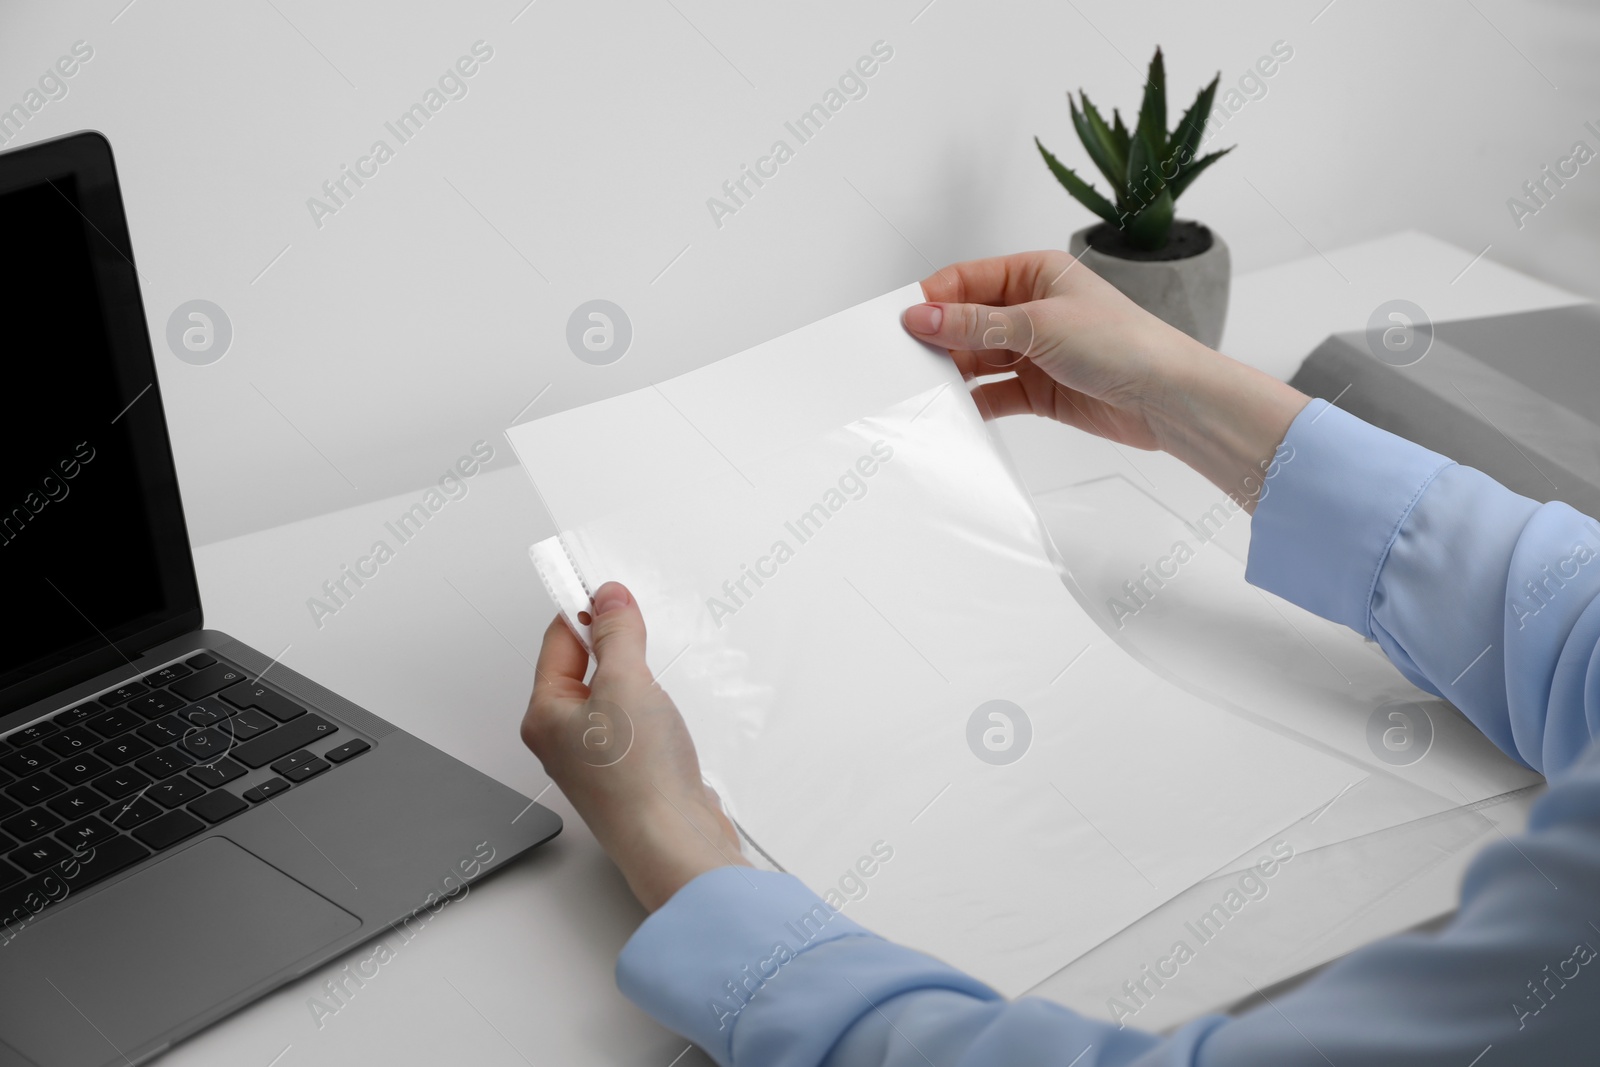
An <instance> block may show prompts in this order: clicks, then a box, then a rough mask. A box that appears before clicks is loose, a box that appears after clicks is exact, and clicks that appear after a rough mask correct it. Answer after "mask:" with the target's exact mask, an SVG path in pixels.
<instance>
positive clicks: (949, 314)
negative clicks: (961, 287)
mask: <svg viewBox="0 0 1600 1067" xmlns="http://www.w3.org/2000/svg"><path fill="white" fill-rule="evenodd" d="M904 322H905V326H906V329H907V330H909V331H910V332H911V333H912V334H913V335H914V336H916V337H918V338H920V339H921V340H924V341H927V342H929V343H930V344H935V345H938V346H939V347H940V348H947V349H950V350H951V351H952V352H975V353H978V355H979V359H978V364H979V366H978V368H977V371H978V373H991V372H993V371H1000V370H1005V369H1006V368H1007V367H1012V366H1015V365H1016V364H1017V363H1018V362H1020V357H1022V356H1026V355H1029V354H1031V353H1032V351H1033V348H1034V343H1035V340H1036V335H1035V332H1034V315H1033V313H1032V311H1031V310H1030V305H1029V304H1014V305H1012V306H1011V307H990V306H989V305H987V304H950V303H937V302H932V301H930V302H928V303H925V304H916V305H914V306H912V307H909V308H907V309H906V312H905V316H904Z"/></svg>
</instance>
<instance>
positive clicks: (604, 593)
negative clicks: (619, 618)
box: [594, 582, 628, 615]
mask: <svg viewBox="0 0 1600 1067" xmlns="http://www.w3.org/2000/svg"><path fill="white" fill-rule="evenodd" d="M627 606H628V590H627V587H626V586H624V585H623V584H622V583H620V582H607V583H606V584H605V585H602V586H601V587H600V588H599V589H597V590H595V594H594V613H595V614H596V615H605V614H608V613H609V612H613V611H616V610H617V609H618V608H625V607H627Z"/></svg>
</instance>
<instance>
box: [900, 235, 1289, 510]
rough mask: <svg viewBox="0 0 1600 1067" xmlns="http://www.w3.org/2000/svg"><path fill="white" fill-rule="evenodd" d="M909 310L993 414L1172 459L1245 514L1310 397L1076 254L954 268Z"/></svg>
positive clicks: (917, 330) (910, 320) (1026, 255)
mask: <svg viewBox="0 0 1600 1067" xmlns="http://www.w3.org/2000/svg"><path fill="white" fill-rule="evenodd" d="M922 291H923V294H924V295H925V296H926V297H927V298H928V302H927V303H923V304H918V305H916V306H914V307H911V308H908V309H907V310H906V312H905V326H906V329H907V330H909V331H910V332H911V333H912V334H913V335H914V336H916V337H918V338H920V339H922V340H925V341H928V342H930V343H932V344H936V345H939V346H940V347H942V348H946V349H948V350H949V351H950V355H951V356H952V357H953V358H954V359H955V361H956V365H957V366H958V367H959V368H960V370H961V373H962V375H963V376H964V377H966V378H969V379H970V378H974V377H985V376H989V375H996V374H1007V373H1009V374H1010V375H1011V376H1010V377H1005V378H1000V379H997V380H992V381H985V382H982V383H981V384H979V385H978V386H977V388H976V389H974V390H973V397H974V399H975V400H976V401H977V403H978V406H979V409H980V410H981V411H983V413H984V416H985V417H986V418H994V417H998V416H1001V415H1017V414H1034V415H1043V416H1046V417H1048V418H1054V419H1057V420H1059V421H1061V422H1064V423H1067V424H1068V425H1071V426H1075V427H1077V428H1078V429H1080V430H1085V431H1087V432H1089V433H1093V434H1096V435H1098V436H1100V437H1104V438H1107V439H1109V440H1111V441H1115V442H1117V443H1119V444H1125V445H1131V446H1133V447H1134V448H1142V449H1149V450H1154V449H1161V450H1164V451H1167V452H1170V453H1172V454H1173V455H1175V456H1177V457H1178V458H1179V459H1182V460H1183V461H1184V462H1186V463H1188V464H1189V465H1190V466H1192V467H1194V468H1195V469H1196V470H1198V471H1199V472H1200V473H1201V474H1203V475H1205V476H1206V477H1207V478H1209V479H1210V480H1211V481H1212V482H1213V483H1215V484H1216V485H1217V486H1218V487H1219V488H1221V489H1223V490H1224V491H1225V492H1227V493H1229V495H1231V496H1234V497H1235V498H1236V499H1240V502H1241V503H1243V504H1244V505H1245V506H1246V507H1247V508H1252V507H1253V506H1254V496H1255V495H1256V494H1255V493H1252V492H1250V491H1249V489H1248V487H1249V486H1250V485H1252V484H1256V485H1258V484H1259V477H1260V473H1261V472H1262V471H1263V470H1265V469H1266V465H1267V463H1268V462H1269V461H1270V459H1271V457H1272V455H1273V453H1274V451H1275V450H1276V448H1277V446H1278V443H1279V442H1281V441H1282V440H1283V436H1284V434H1285V433H1286V432H1287V431H1288V429H1289V424H1290V423H1291V422H1293V421H1294V417H1295V416H1296V415H1297V414H1299V412H1300V409H1301V408H1303V407H1305V405H1306V403H1307V402H1308V398H1307V397H1306V396H1305V395H1304V394H1303V393H1300V392H1299V391H1298V390H1296V389H1294V388H1292V387H1290V386H1288V385H1286V384H1284V383H1283V382H1280V381H1278V380H1277V379H1275V378H1272V377H1270V376H1268V375H1266V374H1263V373H1261V372H1260V371H1257V370H1255V369H1253V368H1250V367H1247V366H1245V365H1244V364H1242V363H1239V362H1237V361H1235V360H1232V359H1229V358H1228V357H1226V356H1223V355H1221V354H1219V353H1217V352H1214V351H1212V350H1211V349H1209V348H1207V347H1205V346H1204V345H1202V344H1200V342H1198V341H1196V340H1194V339H1192V338H1190V337H1188V336H1187V335H1186V334H1184V333H1182V332H1180V331H1178V330H1176V329H1174V328H1173V327H1171V326H1169V325H1167V324H1166V323H1165V322H1162V321H1161V320H1160V319H1158V318H1156V317H1155V316H1154V315H1151V314H1150V313H1149V312H1147V311H1145V310H1144V309H1143V308H1140V307H1139V306H1138V305H1137V304H1135V303H1134V302H1133V301H1131V300H1129V299H1128V298H1127V297H1126V296H1123V295H1122V293H1121V292H1119V291H1118V290H1117V289H1116V288H1115V287H1113V286H1112V285H1111V284H1110V283H1109V282H1107V281H1105V280H1104V279H1103V278H1101V277H1099V276H1098V275H1097V274H1095V273H1094V272H1093V271H1092V270H1090V269H1089V268H1088V267H1086V266H1084V265H1083V264H1082V263H1080V262H1078V261H1077V260H1075V259H1074V258H1073V257H1072V256H1070V255H1068V254H1067V253H1065V252H1049V251H1045V252H1023V253H1019V254H1017V255H1012V256H1002V257H999V258H995V259H980V260H973V261H970V262H967V263H957V264H954V265H953V266H949V267H946V268H944V269H942V270H940V271H938V272H937V273H935V274H934V275H932V276H931V277H928V278H926V279H924V280H923V282H922Z"/></svg>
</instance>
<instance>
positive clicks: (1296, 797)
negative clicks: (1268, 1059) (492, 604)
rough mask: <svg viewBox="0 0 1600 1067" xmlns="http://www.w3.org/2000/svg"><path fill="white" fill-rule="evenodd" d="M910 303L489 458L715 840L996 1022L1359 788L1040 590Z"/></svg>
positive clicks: (1328, 763)
mask: <svg viewBox="0 0 1600 1067" xmlns="http://www.w3.org/2000/svg"><path fill="white" fill-rule="evenodd" d="M918 299H920V293H918V292H917V291H916V289H915V287H907V288H906V289H903V290H900V291H898V292H895V293H891V294H888V295H886V296H884V297H881V298H879V299H878V300H875V301H871V302H869V303H868V304H865V305H861V306H860V307H858V308H855V309H851V311H849V312H845V313H841V315H838V316H834V317H833V318H831V319H827V320H823V321H822V322H820V323H816V324H814V325H813V326H810V327H807V328H806V329H804V330H801V331H797V332H796V333H794V334H790V335H787V336H785V337H784V338H780V339H778V340H777V341H774V342H770V343H769V344H767V345H763V346H760V347H758V348H756V349H752V350H751V351H749V352H746V353H743V354H741V355H739V356H736V357H733V358H731V359H728V360H723V361H721V362H719V363H715V364H712V365H710V366H708V367H705V368H702V369H701V370H699V371H696V372H693V373H691V374H689V375H685V376H683V377H681V378H678V379H674V380H673V381H671V382H666V383H662V384H661V385H660V386H654V387H651V388H649V389H644V390H639V391H638V392H635V393H629V394H625V395H623V396H619V397H616V398H614V399H612V400H608V401H604V402H601V403H599V404H594V405H590V406H588V407H586V408H580V409H575V410H573V411H569V412H564V413H562V414H560V415H556V416H552V417H550V418H547V419H543V420H539V421H537V422H534V423H530V424H525V425H523V426H520V427H516V428H514V429H513V431H512V433H511V436H512V441H513V444H514V445H515V446H516V448H517V451H518V454H519V456H520V457H521V459H522V462H523V464H524V466H525V467H526V468H527V469H528V471H529V473H530V475H531V476H532V477H533V479H534V482H535V484H536V486H537V487H538V488H539V490H540V493H541V496H542V497H543V498H544V500H545V502H546V505H547V506H548V507H550V509H551V511H552V514H553V515H554V517H555V519H556V528H557V529H559V530H560V531H561V534H560V535H559V544H556V545H552V544H545V545H543V546H542V547H540V546H536V548H535V551H534V553H533V555H534V559H535V561H536V563H539V564H540V567H541V573H542V574H543V575H544V576H545V579H546V584H547V588H550V589H551V592H552V596H553V597H554V598H555V599H556V601H557V603H558V605H561V606H562V608H563V610H564V611H567V612H569V614H571V615H572V621H573V622H574V624H575V628H577V629H578V630H579V631H580V633H581V632H582V624H581V622H580V621H579V620H577V619H576V617H575V612H572V610H571V609H572V608H573V607H574V606H576V605H579V604H581V598H582V597H583V596H585V595H586V594H587V592H589V591H592V590H593V589H594V588H595V587H596V586H597V585H598V584H599V582H601V581H604V580H608V579H616V580H619V581H622V582H624V583H625V584H627V585H628V586H629V588H630V589H631V590H632V591H633V593H634V595H635V597H636V598H637V600H638V601H639V603H640V605H641V607H642V609H643V611H644V615H645V619H646V622H647V625H648V627H649V631H650V637H649V653H648V659H649V664H650V667H651V669H652V670H653V671H654V672H655V673H656V675H657V677H658V679H659V681H660V682H661V684H662V685H663V686H664V687H665V688H666V689H667V691H668V692H670V693H671V694H672V696H673V697H674V699H675V700H676V702H677V704H678V706H679V708H680V709H681V710H682V711H683V713H684V716H685V718H686V720H687V721H688V723H689V726H690V730H691V733H692V734H693V736H694V739H695V742H696V745H697V747H698V749H699V752H700V757H701V763H702V766H703V767H704V768H705V771H706V773H707V776H708V778H709V779H710V780H711V781H712V783H713V785H715V787H716V788H717V789H718V791H719V792H720V793H721V795H722V796H723V798H724V801H725V803H726V804H727V805H728V807H729V809H730V811H731V812H732V814H733V815H734V817H735V818H736V819H737V820H738V821H739V823H740V826H741V828H742V829H743V830H744V831H745V832H746V833H747V834H748V835H749V837H750V838H751V839H752V840H753V841H754V842H755V843H756V844H757V845H758V846H759V847H760V848H761V849H762V851H763V852H764V853H765V854H766V855H768V856H770V857H771V858H772V859H773V860H774V861H775V862H777V863H778V864H780V865H782V866H783V867H784V868H785V869H788V870H790V871H792V872H794V873H796V874H798V875H800V876H801V877H802V878H804V879H805V880H806V881H807V882H808V883H809V884H810V885H811V886H812V887H813V888H815V889H817V890H818V891H819V892H822V893H824V895H825V897H826V898H827V899H829V900H830V902H832V903H834V904H835V906H837V907H840V908H842V909H845V910H847V911H848V913H849V914H851V915H852V916H853V917H856V918H858V919H860V920H861V921H863V922H866V923H868V924H869V925H870V926H872V927H873V928H875V929H877V930H879V931H880V932H881V933H883V934H885V935H886V936H889V937H893V938H897V939H899V940H902V941H905V942H907V943H910V944H912V945H915V946H917V947H920V948H922V949H924V950H926V951H929V952H932V953H934V954H936V955H938V956H941V957H942V958H944V959H947V960H949V961H950V962H952V963H954V964H956V965H957V966H961V967H964V968H967V969H969V970H971V971H973V972H974V973H975V974H977V975H978V976H980V977H982V978H984V979H986V980H988V981H990V982H992V983H993V984H995V985H996V986H997V987H998V988H1000V989H1002V990H1004V991H1006V992H1010V993H1016V992H1020V991H1022V990H1023V989H1025V988H1027V987H1029V986H1031V985H1033V984H1034V983H1036V982H1038V981H1040V980H1041V979H1043V978H1044V977H1046V976H1047V975H1049V974H1050V973H1051V972H1053V971H1055V970H1056V969H1058V968H1059V967H1060V966H1061V965H1062V964H1063V963H1064V962H1066V961H1068V960H1070V959H1073V958H1074V957H1076V956H1077V955H1079V954H1081V953H1082V952H1084V951H1086V950H1087V949H1089V948H1090V947H1092V946H1093V945H1095V944H1097V943H1099V942H1101V941H1103V940H1105V939H1106V938H1107V937H1109V936H1111V935H1112V934H1114V933H1116V932H1117V931H1119V930H1121V929H1123V928H1125V927H1126V926H1128V925H1129V924H1130V923H1132V922H1133V921H1135V920H1136V919H1138V918H1139V917H1140V916H1142V915H1144V914H1146V913H1147V912H1149V911H1151V910H1152V909H1153V908H1155V907H1157V906H1158V905H1160V904H1161V903H1163V902H1164V901H1166V900H1168V899H1170V898H1171V897H1172V896H1174V895H1175V894H1177V893H1179V892H1181V891H1183V890H1184V889H1186V888H1188V887H1189V886H1191V885H1193V884H1195V883H1196V882H1197V881H1199V880H1200V879H1202V878H1204V877H1206V876H1207V875H1209V874H1211V873H1212V872H1214V871H1216V870H1217V869H1218V868H1219V867H1220V866H1221V865H1223V864H1225V863H1226V862H1228V861H1229V860H1230V859H1232V858H1234V857H1237V856H1239V855H1241V854H1242V853H1244V852H1245V851H1246V850H1247V849H1249V848H1250V847H1252V846H1253V845H1254V844H1255V843H1257V842H1259V841H1261V840H1263V839H1264V838H1266V837H1268V836H1269V835H1270V834H1273V833H1275V832H1277V831H1279V830H1281V829H1282V828H1283V827H1285V826H1287V825H1288V824H1290V823H1293V822H1295V821H1296V820H1298V819H1300V818H1302V817H1303V816H1306V815H1307V814H1308V813H1310V812H1312V811H1314V810H1315V809H1317V808H1318V807H1320V806H1322V805H1325V804H1327V803H1328V801H1329V800H1330V799H1331V798H1333V797H1334V796H1336V795H1337V794H1339V793H1340V792H1341V791H1342V790H1344V789H1346V788H1347V787H1348V786H1350V785H1351V783H1352V782H1354V781H1357V780H1359V779H1360V778H1361V777H1362V773H1363V772H1362V771H1361V769H1360V768H1359V767H1358V766H1356V765H1354V764H1353V763H1352V762H1351V761H1349V760H1345V759H1342V758H1340V757H1338V756H1336V755H1332V754H1329V753H1327V752H1324V751H1316V750H1313V749H1311V748H1309V747H1307V746H1305V745H1303V744H1300V743H1298V742H1297V741H1295V740H1293V739H1292V738H1290V737H1288V736H1285V734H1284V733H1283V732H1281V731H1274V730H1270V729H1265V728H1263V727H1262V726H1261V725H1259V724H1255V723H1251V722H1248V721H1246V720H1245V719H1243V718H1241V717H1240V716H1238V715H1235V714H1231V713H1229V712H1227V711H1223V710H1219V709H1218V708H1216V707H1214V706H1213V705H1212V704H1211V703H1209V702H1207V701H1205V700H1203V699H1201V698H1199V697H1197V696H1195V695H1193V694H1191V693H1188V692H1186V691H1184V690H1183V689H1181V688H1179V687H1177V686H1175V685H1173V684H1171V683H1170V682H1169V681H1167V680H1165V679H1163V678H1161V677H1159V676H1157V675H1156V674H1154V673H1153V672H1151V671H1150V670H1148V669H1146V667H1145V666H1143V665H1141V664H1140V663H1139V662H1137V661H1136V660H1135V659H1134V658H1132V657H1131V656H1130V655H1129V654H1128V653H1127V652H1126V651H1125V650H1124V649H1122V648H1121V647H1120V646H1119V645H1118V644H1117V643H1116V642H1114V641H1112V640H1110V639H1109V638H1108V637H1107V636H1106V634H1105V632H1104V631H1103V630H1102V628H1101V626H1100V624H1099V622H1098V621H1096V620H1095V619H1094V618H1091V617H1090V615H1089V614H1088V613H1086V612H1085V611H1084V610H1083V608H1082V607H1081V606H1080V604H1079V603H1078V601H1077V600H1076V599H1074V597H1073V595H1072V594H1071V593H1070V592H1069V591H1068V589H1067V587H1066V585H1064V584H1063V581H1062V580H1061V579H1062V575H1061V572H1060V571H1059V569H1058V564H1057V562H1056V561H1055V559H1054V557H1053V555H1052V550H1051V548H1050V545H1049V540H1048V538H1047V537H1046V535H1045V533H1044V531H1043V527H1042V525H1041V523H1040V519H1039V515H1038V513H1037V512H1036V511H1035V510H1034V508H1033V506H1032V504H1031V502H1030V501H1029V498H1028V496H1027V493H1026V491H1025V490H1024V489H1023V488H1022V486H1021V485H1020V484H1019V483H1018V481H1017V480H1016V478H1015V477H1014V475H1013V472H1012V470H1011V468H1010V467H1009V465H1008V464H1007V462H1006V460H1005V459H1004V457H1003V456H1002V455H1001V453H1000V452H999V451H998V450H997V449H996V448H995V446H994V444H993V442H992V441H991V440H990V438H989V436H988V434H987V430H986V428H985V426H984V423H983V420H982V419H981V417H980V416H979V414H978V412H977V410H976V408H975V406H974V404H973V402H972V400H971V398H970V396H969V394H968V391H967V388H966V386H965V384H964V383H963V382H962V381H961V380H960V377H959V375H958V374H957V373H956V372H955V370H954V368H953V367H952V366H951V364H950V362H949V360H948V359H947V358H946V357H944V356H943V355H942V354H935V353H932V352H930V351H928V350H927V349H925V348H924V347H923V346H921V345H919V344H918V343H917V342H915V341H913V340H911V339H910V338H909V337H908V336H907V335H905V334H904V332H903V331H902V330H901V329H900V326H899V312H900V311H901V309H903V308H904V307H905V306H907V305H908V304H910V303H914V302H916V300H918Z"/></svg>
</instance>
